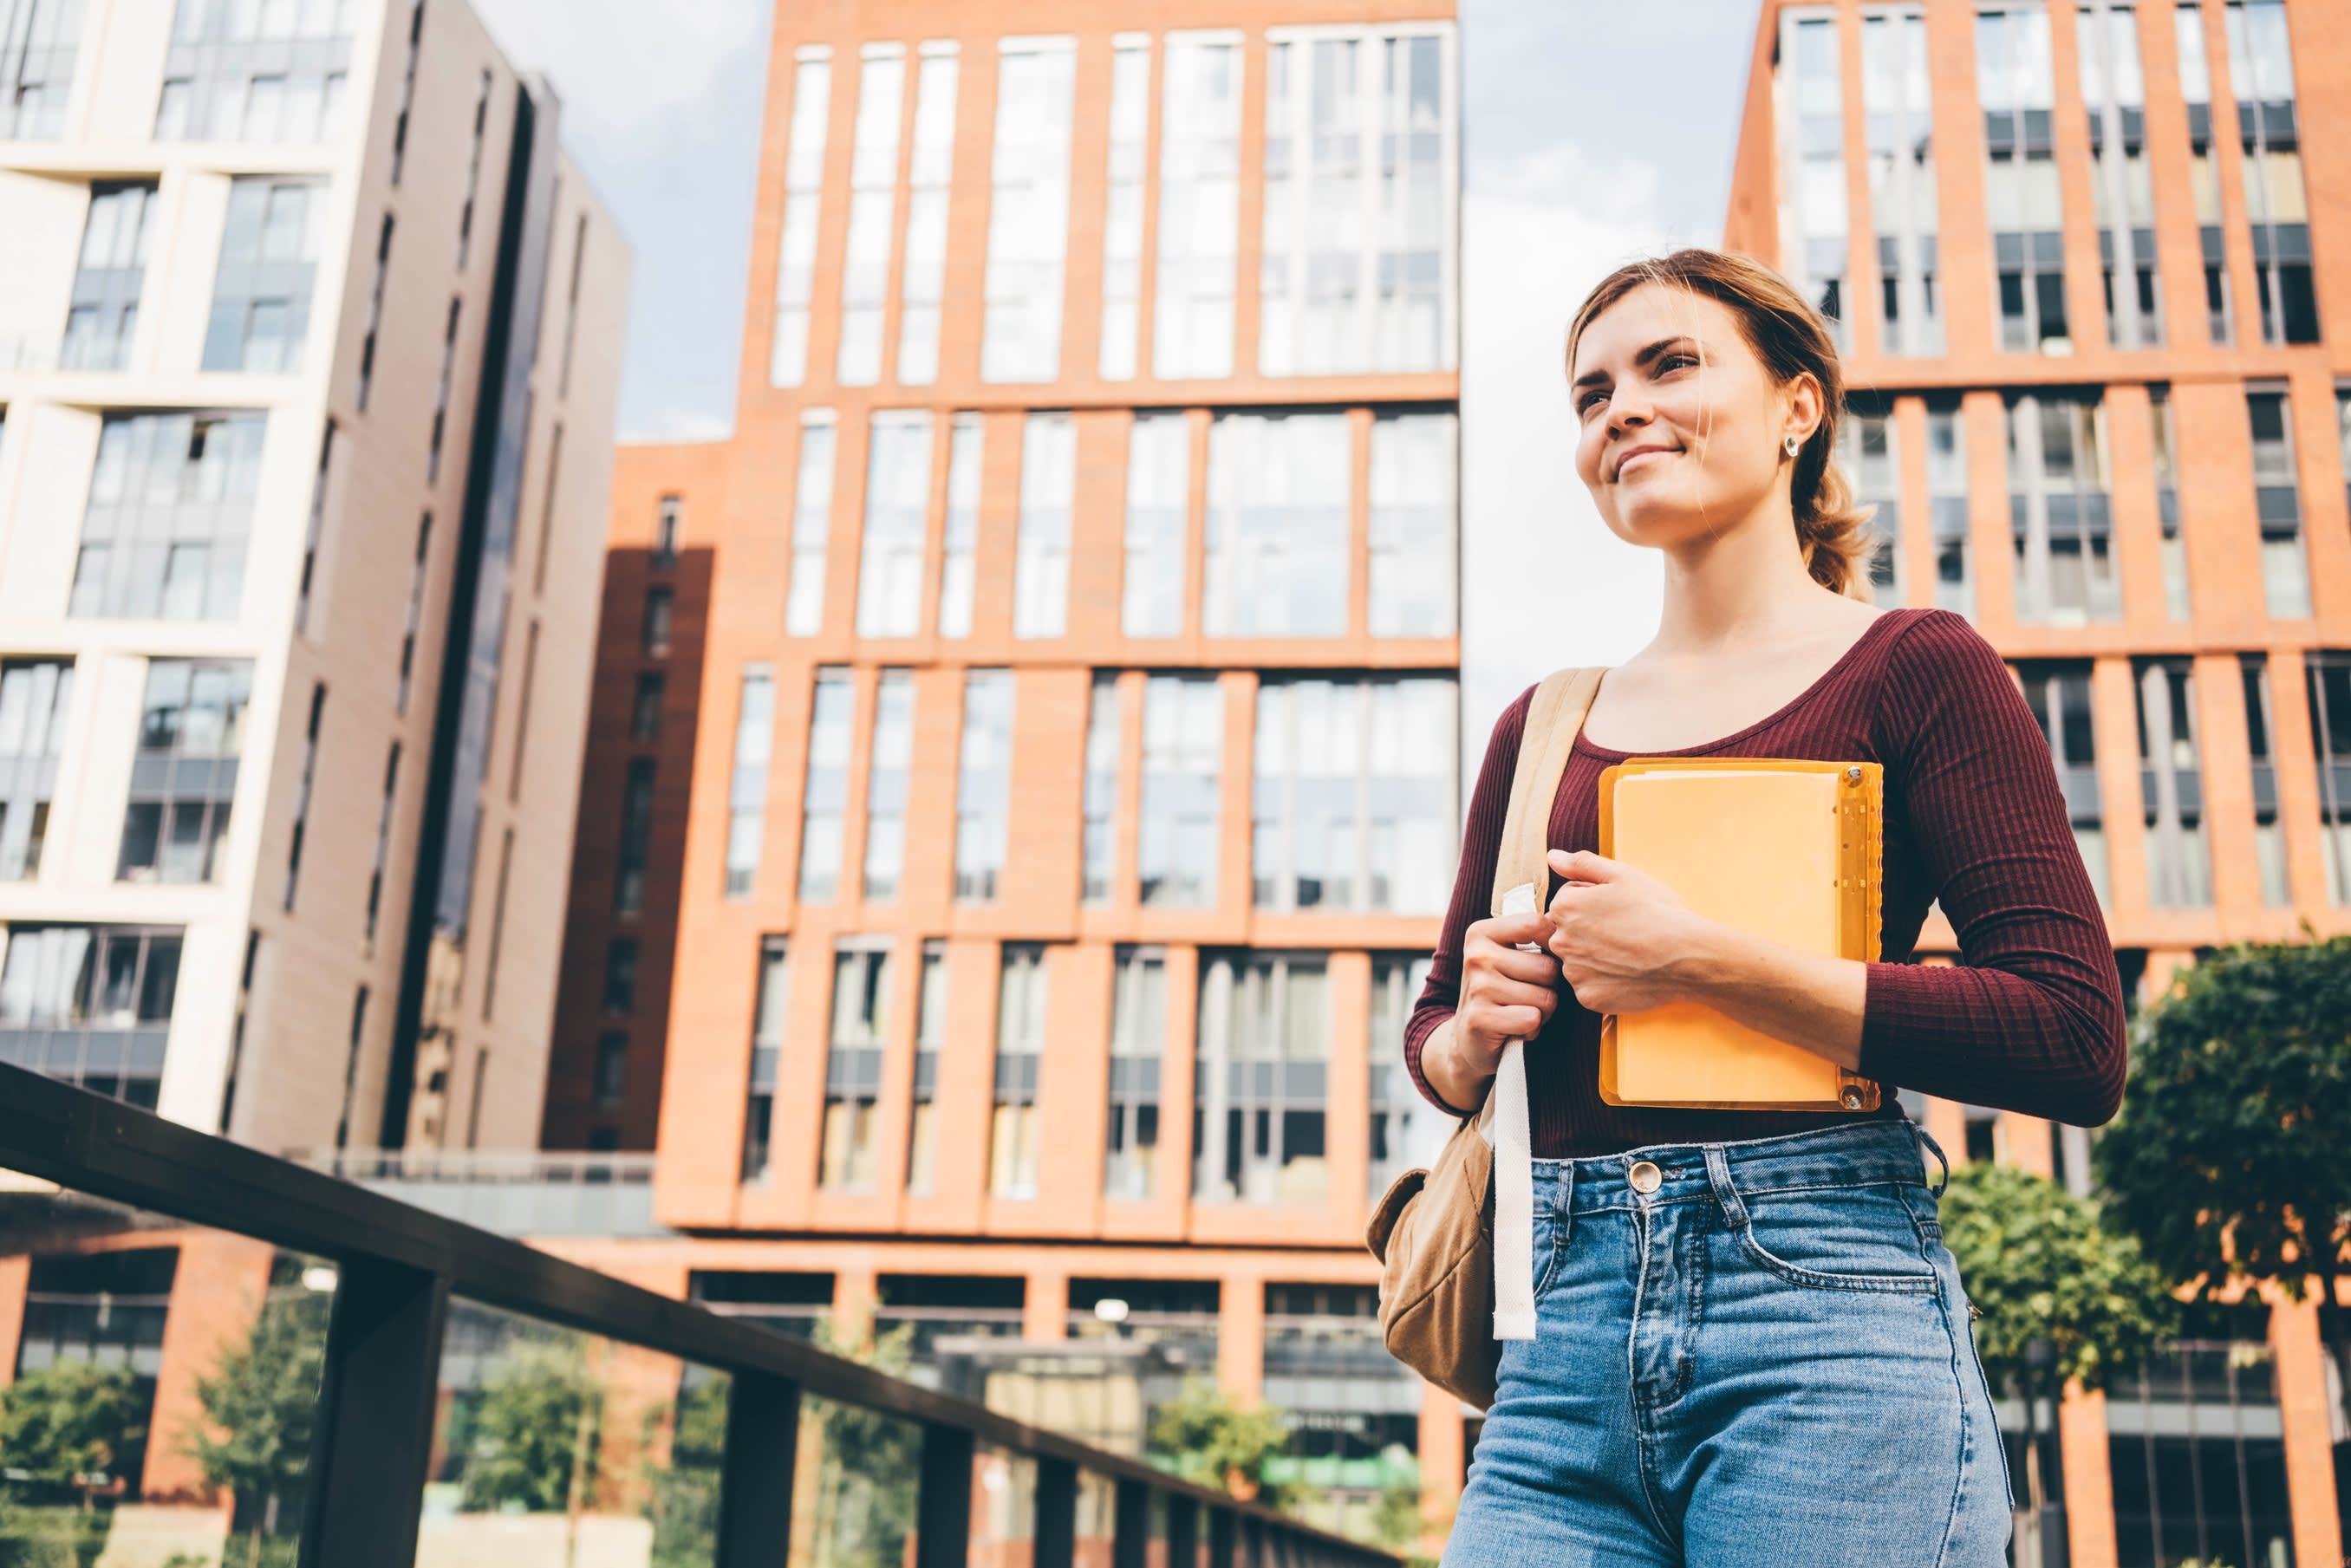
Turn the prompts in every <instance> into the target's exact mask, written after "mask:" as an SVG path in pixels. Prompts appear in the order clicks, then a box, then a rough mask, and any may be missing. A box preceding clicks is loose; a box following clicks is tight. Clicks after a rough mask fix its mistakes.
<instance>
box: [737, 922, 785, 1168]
mask: <svg viewBox="0 0 2351 1568" xmlns="http://www.w3.org/2000/svg"><path fill="white" fill-rule="evenodd" d="M789 958H790V948H789V944H788V943H787V941H786V940H785V938H783V937H781V936H769V937H767V938H765V939H764V940H762V941H761V942H760V944H759V977H758V999H757V1001H756V1002H755V1003H754V1004H753V1007H752V1012H751V1073H750V1090H749V1093H748V1095H747V1099H746V1104H745V1110H744V1116H743V1179H744V1181H745V1182H747V1183H748V1182H757V1181H764V1180H765V1179H766V1178H767V1175H768V1160H769V1158H770V1156H771V1155H772V1154H773V1146H772V1136H773V1133H774V1127H775V1111H776V1065H777V1060H778V1058H779V1057H780V1056H781V1055H782V1054H783V1049H784V1027H785V1024H786V1022H787V1021H788V1015H789V1012H790V1004H791V968H790V964H789Z"/></svg>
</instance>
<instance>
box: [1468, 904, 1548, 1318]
mask: <svg viewBox="0 0 2351 1568" xmlns="http://www.w3.org/2000/svg"><path fill="white" fill-rule="evenodd" d="M1536 908H1537V903H1536V894H1535V889H1534V884H1533V883H1520V884H1519V885H1518V886H1516V887H1514V888H1512V889H1510V891H1509V892H1508V893H1506V894H1503V895H1502V913H1503V914H1504V915H1532V914H1534V913H1535V910H1536ZM1519 947H1520V951H1521V952H1527V953H1540V952H1541V951H1542V948H1541V947H1540V946H1536V945H1535V944H1533V943H1531V942H1521V943H1520V944H1519ZM1478 1130H1479V1133H1480V1134H1483V1135H1484V1137H1485V1139H1486V1142H1487V1143H1488V1144H1489V1145H1492V1146H1493V1150H1494V1337H1495V1338H1496V1339H1519V1340H1528V1339H1532V1338H1534V1337H1535V1164H1534V1139H1533V1134H1532V1132H1531V1128H1530V1127H1529V1125H1528V1122H1527V1062H1526V1046H1525V1043H1524V1042H1523V1041H1520V1040H1507V1041H1505V1042H1504V1043H1503V1045H1502V1060H1501V1063H1500V1065H1499V1066H1498V1067H1496V1068H1495V1070H1494V1086H1493V1088H1492V1089H1490V1090H1489V1091H1488V1092H1487V1094H1486V1104H1485V1108H1484V1109H1483V1110H1481V1111H1480V1112H1479V1113H1478Z"/></svg>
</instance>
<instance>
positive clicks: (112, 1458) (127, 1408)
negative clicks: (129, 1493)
mask: <svg viewBox="0 0 2351 1568" xmlns="http://www.w3.org/2000/svg"><path fill="white" fill-rule="evenodd" d="M146 1435H147V1409H146V1401H145V1400H144V1399H142V1398H141V1396H140V1391H139V1385H138V1383H137V1381H136V1380H135V1379H134V1378H132V1376H131V1369H130V1368H129V1367H126V1366H107V1367H101V1366H99V1365H96V1364H93V1363H90V1362H87V1361H55V1362H51V1363H50V1364H48V1365H47V1366H45V1367H42V1368H41V1369H40V1370H39V1371H37V1372H32V1373H27V1374H26V1375H24V1376H22V1377H20V1378H18V1379H17V1380H16V1382H14V1383H12V1384H10V1385H8V1387H7V1388H6V1389H5V1390H0V1466H5V1468H6V1469H10V1470H12V1471H19V1472H22V1473H23V1474H24V1475H25V1476H26V1478H27V1479H33V1480H38V1481H49V1482H53V1483H55V1484H57V1485H60V1486H69V1487H73V1488H76V1489H78V1490H79V1491H80V1492H81V1494H82V1501H83V1504H84V1506H87V1505H88V1503H89V1495H90V1493H91V1492H92V1491H94V1490H97V1489H98V1488H99V1487H100V1486H103V1485H104V1484H106V1483H107V1482H108V1481H109V1480H111V1479H115V1478H116V1477H117V1476H118V1474H119V1472H120V1469H121V1468H123V1467H125V1466H127V1465H128V1463H129V1461H130V1458H131V1450H132V1449H133V1448H136V1447H137V1445H138V1443H139V1441H140V1439H141V1438H142V1437H145V1436H146Z"/></svg>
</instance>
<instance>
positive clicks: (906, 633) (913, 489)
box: [857, 409, 932, 637]
mask: <svg viewBox="0 0 2351 1568" xmlns="http://www.w3.org/2000/svg"><path fill="white" fill-rule="evenodd" d="M931 444H932V442H931V416H930V415H929V414H927V413H918V412H913V411H908V410H903V409H901V410H889V411H884V412H882V413H876V414H874V415H873V423H872V434H871V435H870V437H869V444H868V450H867V454H866V464H865V529H864V542H863V544H862V547H861V549H862V559H860V561H859V562H858V567H857V634H858V635H859V636H860V637H912V636H914V635H915V634H916V633H918V632H921V631H922V629H923V545H924V540H925V535H926V534H927V533H928V532H929V528H930V510H931Z"/></svg>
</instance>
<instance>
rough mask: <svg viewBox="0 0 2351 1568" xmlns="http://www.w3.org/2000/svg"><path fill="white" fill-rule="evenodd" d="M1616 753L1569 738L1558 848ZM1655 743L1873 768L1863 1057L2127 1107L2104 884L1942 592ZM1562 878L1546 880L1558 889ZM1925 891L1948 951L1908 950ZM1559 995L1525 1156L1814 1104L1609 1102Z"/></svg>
mask: <svg viewBox="0 0 2351 1568" xmlns="http://www.w3.org/2000/svg"><path fill="white" fill-rule="evenodd" d="M1533 695H1534V694H1533V692H1532V690H1531V689H1530V690H1529V691H1528V692H1527V693H1526V694H1525V695H1521V696H1520V698H1519V700H1518V701H1516V702H1514V703H1512V704H1511V705H1510V707H1509V708H1508V709H1506V710H1505V711H1504V712H1503V714H1502V716H1501V718H1500V719H1499V720H1498V721H1497V722H1496V724H1495V726H1494V737H1493V739H1492V740H1491V741H1490V742H1489V743H1488V745H1487V747H1486V761H1485V765H1484V766H1483V767H1482V768H1480V769H1479V774H1478V788H1477V790H1476V792H1475V793H1474V794H1473V795H1472V796H1471V797H1470V802H1469V821H1468V826H1467V828H1466V829H1465V830H1464V831H1463V834H1462V842H1461V868H1460V871H1459V873H1458V875H1457V877H1456V880H1455V882H1454V884H1453V904H1452V907H1451V909H1450V910H1449V911H1448V912H1447V915H1446V917H1445V934H1444V936H1443V938H1442V939H1441V940H1440V942H1439V943H1438V945H1437V953H1436V956H1435V959H1434V961H1433V963H1432V964H1431V966H1430V969H1429V976H1428V985H1427V987H1426V989H1424V990H1423V991H1422V992H1421V996H1420V1002H1419V1005H1418V1006H1417V1007H1416V1009H1414V1011H1413V1015H1412V1019H1411V1022H1410V1023H1409V1024H1408V1025H1407V1026H1406V1028H1405V1063H1406V1065H1407V1066H1409V1067H1410V1069H1411V1071H1412V1076H1413V1081H1414V1082H1416V1083H1417V1084H1418V1085H1419V1086H1420V1092H1422V1093H1423V1094H1424V1095H1426V1096H1427V1098H1428V1100H1429V1101H1430V1103H1433V1104H1436V1105H1437V1107H1438V1108H1440V1109H1442V1110H1445V1111H1447V1112H1450V1113H1454V1114H1459V1113H1458V1111H1455V1110H1454V1108H1453V1107H1452V1106H1449V1105H1447V1104H1446V1103H1444V1102H1443V1101H1442V1100H1440V1099H1438V1098H1437V1094H1436V1093H1435V1092H1433V1091H1432V1090H1431V1089H1430V1088H1429V1086H1428V1080H1427V1079H1426V1078H1425V1077H1423V1076H1422V1075H1421V1071H1420V1051H1421V1046H1422V1044H1423V1043H1424V1042H1425V1041H1426V1040H1427V1039H1428V1036H1429V1034H1430V1032H1431V1031H1432V1030H1435V1029H1436V1028H1437V1025H1439V1024H1441V1023H1443V1022H1444V1021H1445V1020H1446V1019H1448V1018H1450V1017H1451V1016H1452V1015H1453V1009H1454V1006H1455V1004H1456V1002H1457V1001H1458V999H1459V996H1460V990H1459V986H1460V978H1461V941H1462V934H1463V933H1464V932H1465V931H1466V930H1467V929H1468V925H1469V924H1470V923H1471V922H1472V921H1474V920H1482V919H1484V918H1485V917H1486V916H1487V915H1489V913H1490V907H1489V906H1490V904H1491V899H1492V889H1493V885H1494V858H1495V855H1496V853H1497V852H1498V847H1499V843H1500V841H1501V837H1502V821H1503V818H1504V816H1505V815H1506V814H1507V812H1508V810H1509V807H1510V775H1511V772H1512V770H1513V769H1514V768H1516V767H1517V765H1518V759H1519V737H1520V733H1521V732H1522V731H1523V730H1524V728H1525V727H1526V720H1527V707H1528V704H1529V703H1530V701H1531V699H1532V697H1533ZM1628 755H1631V754H1630V753H1626V752H1621V751H1610V750H1608V749H1606V748H1605V747H1596V746H1593V745H1592V744H1591V743H1590V742H1588V741H1586V740H1584V739H1583V737H1581V736H1579V737H1577V738H1576V742H1575V748H1574V750H1573V752H1572V753H1571V754H1570V755H1569V757H1568V760H1567V769H1566V773H1565V776H1564V777H1563V778H1562V779H1561V780H1560V788H1559V795H1558V797H1557V799H1556V800H1553V802H1552V814H1551V842H1552V846H1553V847H1554V848H1559V849H1566V850H1596V849H1598V848H1599V845H1600V822H1599V787H1600V774H1601V771H1602V769H1604V768H1607V767H1608V766H1609V765H1610V764H1611V763H1615V762H1621V761H1623V760H1624V759H1625V757H1627V756H1628ZM1641 755H1643V756H1664V757H1789V758H1812V759H1815V760H1820V761H1834V762H1878V763H1883V764H1884V765H1885V768H1886V859H1885V900H1884V925H1883V932H1884V937H1883V941H1882V944H1881V949H1880V950H1881V951H1882V952H1883V953H1884V955H1885V957H1886V960H1887V961H1886V962H1881V963H1874V964H1871V965H1870V966H1869V983H1868V992H1867V1001H1866V1004H1865V1009H1864V1012H1863V1019H1862V1044H1861V1066H1862V1071H1864V1072H1866V1073H1867V1074H1868V1075H1869V1076H1871V1077H1873V1078H1875V1079H1876V1080H1878V1082H1881V1083H1882V1084H1883V1085H1884V1086H1885V1088H1886V1098H1885V1105H1884V1108H1883V1109H1882V1110H1881V1111H1880V1112H1879V1114H1880V1115H1881V1116H1886V1117H1894V1116H1899V1115H1900V1114H1901V1108H1900V1106H1899V1105H1898V1104H1897V1103H1896V1101H1895V1098H1894V1090H1895V1089H1896V1087H1901V1088H1907V1089H1917V1090H1919V1091H1922V1092H1926V1093H1928V1094H1936V1095H1940V1096H1942V1097H1943V1098H1945V1099H1949V1100H1958V1101H1963V1102H1966V1103H1972V1104H1978V1105H1991V1106H1997V1107H2000V1108H2001V1109H2004V1110H2012V1111H2022V1112H2026V1113H2030V1114H2032V1115H2036V1116H2046V1117H2050V1118H2052V1119H2053V1120H2056V1121H2061V1122H2071V1123H2075V1124H2084V1125H2095V1124H2098V1123H2102V1122H2104V1121H2105V1120H2106V1119H2108V1118H2109V1117H2111V1116H2112V1115H2113V1114H2114V1113H2115V1110H2116V1107H2117V1106H2118V1105H2119V1104H2120V1103H2122V1092H2123V1071H2124V1064H2125V1048H2124V1042H2123V1002H2122V979H2121V977H2120V975H2119V974H2118V972H2117V971H2116V967H2115V955H2114V948H2113V946H2111V945H2110V944H2109V942H2108V940H2107V936H2106V927H2105V919H2104V918H2103V917H2102V916H2101V915H2100V914H2099V912H2098V901H2097V895H2096V894H2095V893H2094V892H2093V891H2092V889H2091V886H2090V878H2089V873H2087V872H2086V871H2085V870H2084V868H2083V865H2082V856H2081V852H2080V851H2079V850H2078V849H2077V848H2076V847H2075V845H2074V833H2073V829H2072V827H2071V825H2070V823H2069V822H2068V821H2067V818H2066V813H2065V804H2064V798H2063V797H2062V796H2061V795H2060V794H2059V793H2058V789H2057V775H2056V770H2055V768H2054V767H2053V763H2052V761H2051V758H2050V755H2049V745H2048V741H2047V740H2046V738H2045V737H2043V734H2042V731H2041V727H2040V726H2039V724H2037V723H2036V722H2035V721H2034V719H2033V717H2032V711H2031V710H2030V709H2028V708H2027V707H2026V706H2024V698H2023V697H2022V695H2019V693H2018V691H2017V689H2016V685H2015V683H2014V682H2013V681H2011V679H2010V678H2009V674H2008V670H2007V668H2006V666H2004V665H2003V664H2001V661H2000V655H1999V654H1997V653H1993V652H1992V649H1991V644H1989V643H1986V642H1985V641H1984V640H1983V639H1982V638H1981V637H1980V636H1979V635H1977V633H1976V631H1975V628H1973V627H1972V626H1970V625H1969V624H1968V622H1966V621H1965V620H1963V619H1962V618H1960V617H1959V616H1957V615H1954V614H1952V613H1950V612H1948V611H1942V610H1893V611H1888V612H1886V613H1885V614H1883V615H1880V616H1879V617H1878V618H1877V619H1876V621H1874V622H1871V623H1870V625H1869V627H1868V629H1867V630H1865V632H1863V633H1862V635H1861V639H1860V641H1858V642H1856V643H1855V644H1854V645H1853V647H1852V648H1850V649H1848V650H1847V651H1846V653H1845V654H1844V657H1843V658H1841V659H1839V660H1838V661H1837V662H1836V664H1834V665H1833V666H1831V668H1830V669H1829V671H1828V673H1827V674H1824V675H1823V676H1822V677H1821V678H1820V679H1819V680H1818V681H1816V682H1814V683H1813V685H1812V686H1811V688H1810V689H1809V690H1807V691H1805V692H1804V693H1803V695H1801V696H1799V697H1797V698H1796V699H1795V700H1794V701H1793V702H1791V703H1790V704H1788V706H1785V707H1783V708H1782V709H1781V710H1780V711H1779V712H1777V713H1775V714H1773V715H1771V716H1770V717H1768V718H1765V719H1763V720H1761V721H1760V722H1758V723H1755V724H1752V725H1750V726H1748V727H1746V728H1745V729H1742V730H1740V731H1739V732H1738V733H1737V734H1735V735H1731V736H1728V737H1724V738H1723V739H1721V740H1718V741H1715V742H1714V743H1712V744H1711V745H1708V746H1694V747H1685V748H1684V749H1682V750H1679V751H1668V752H1644V753H1642V754H1641ZM1558 888H1559V878H1558V877H1557V876H1556V875H1554V876H1553V877H1552V879H1551V891H1552V892H1553V893H1556V892H1557V891H1558ZM1938 898H1939V899H1940V900H1941V902H1942V906H1943V913H1944V914H1945V915H1948V916H1949V919H1950V922H1951V926H1952V929H1953V930H1954V931H1956V932H1957V933H1958V935H1959V950H1960V959H1959V964H1957V965H1956V966H1926V965H1920V964H1917V963H1913V962H1911V961H1910V959H1911V956H1912V949H1913V947H1914V946H1916V945H1917V940H1918V927H1919V925H1920V924H1921V923H1922V922H1923V921H1924V920H1925V918H1926V915H1927V910H1928V905H1929V904H1933V903H1934V902H1935V901H1936V900H1937V899H1938ZM1562 992H1564V993H1565V994H1564V995H1563V996H1562V1006H1561V1007H1560V1008H1559V1009H1557V1010H1556V1011H1554V1012H1553V1013H1552V1017H1551V1020H1550V1022H1549V1023H1547V1024H1546V1025H1545V1026H1544V1028H1543V1030H1542V1032H1541V1035H1539V1036H1538V1037H1536V1039H1535V1040H1534V1041H1533V1043H1532V1044H1531V1047H1530V1048H1529V1050H1528V1051H1527V1092H1528V1096H1529V1099H1530V1101H1531V1112H1532V1117H1533V1130H1534V1149H1535V1153H1536V1154H1537V1155H1540V1156H1542V1157H1546V1158H1570V1157H1579V1156H1583V1155H1603V1154H1613V1153H1615V1152H1617V1151H1619V1150H1623V1149H1628V1148H1634V1147H1637V1146H1639V1145H1644V1144H1665V1143H1705V1142H1713V1141H1717V1140H1730V1139H1740V1138H1761V1137H1771V1136H1772V1135H1774V1134H1782V1133H1792V1132H1802V1131H1803V1130H1805V1129H1807V1128H1811V1127H1817V1126H1819V1125H1821V1124H1822V1123H1823V1117H1821V1116H1820V1115H1817V1114H1813V1113H1788V1112H1746V1111H1685V1110H1667V1109H1642V1108H1635V1107H1619V1106H1614V1105H1611V1104H1609V1103H1606V1102H1605V1101H1604V1100H1602V1099H1601V1098H1600V1015H1599V1014H1597V1013H1593V1012H1588V1011H1586V1010H1585V1009H1583V1008H1580V1007H1578V1006H1576V1004H1575V998H1574V995H1573V992H1572V991H1568V990H1567V988H1566V987H1565V983H1564V982H1562Z"/></svg>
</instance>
